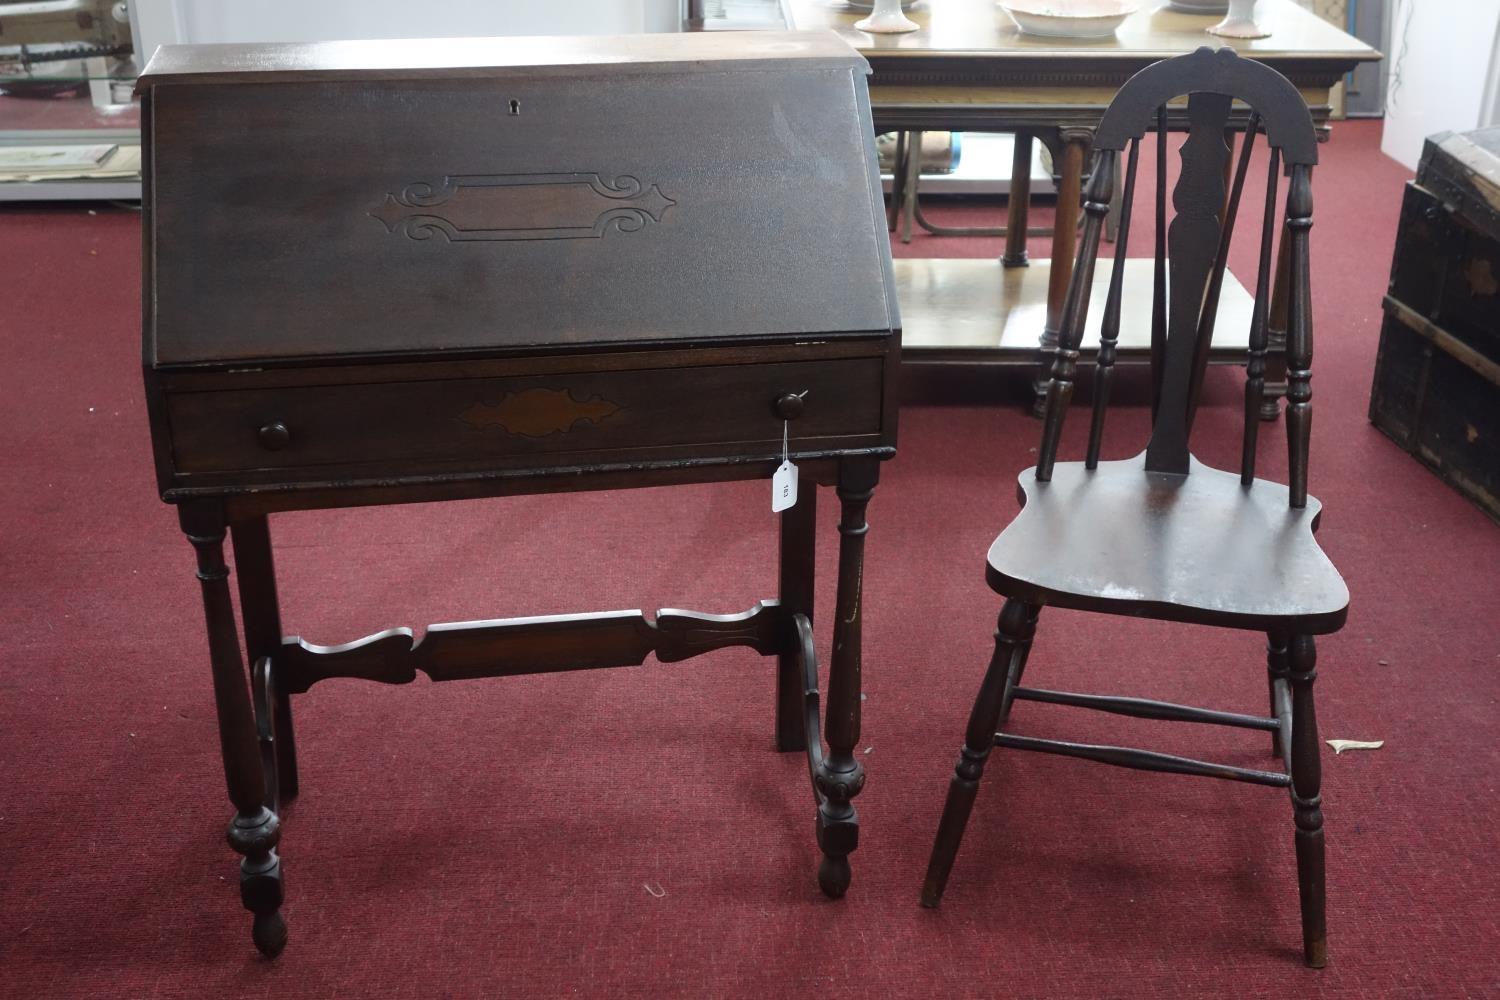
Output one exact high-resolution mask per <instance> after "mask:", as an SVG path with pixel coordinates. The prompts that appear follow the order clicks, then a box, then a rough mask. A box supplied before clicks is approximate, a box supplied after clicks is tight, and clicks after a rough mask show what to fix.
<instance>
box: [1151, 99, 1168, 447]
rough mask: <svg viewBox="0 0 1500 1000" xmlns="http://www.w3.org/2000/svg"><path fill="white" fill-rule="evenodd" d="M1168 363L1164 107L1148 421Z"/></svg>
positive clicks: (1157, 405)
mask: <svg viewBox="0 0 1500 1000" xmlns="http://www.w3.org/2000/svg"><path fill="white" fill-rule="evenodd" d="M1166 364H1167V106H1166V105H1165V104H1163V105H1162V106H1161V107H1159V108H1157V109H1156V275H1155V283H1154V287H1153V290H1152V294H1151V420H1152V422H1153V423H1154V422H1155V421H1156V412H1157V410H1159V409H1161V381H1162V375H1163V370H1164V369H1165V368H1166Z"/></svg>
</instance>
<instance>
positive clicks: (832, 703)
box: [817, 459, 880, 899]
mask: <svg viewBox="0 0 1500 1000" xmlns="http://www.w3.org/2000/svg"><path fill="white" fill-rule="evenodd" d="M879 476H880V466H879V464H878V463H877V462H876V461H875V460H873V459H846V460H844V461H843V462H842V463H841V464H840V466H839V481H838V488H837V492H838V498H839V503H840V505H841V508H842V511H841V514H842V516H841V517H840V519H839V582H838V602H837V605H836V607H835V609H834V614H835V618H834V623H833V660H832V662H831V663H830V665H829V670H828V709H827V714H826V715H825V724H824V729H825V731H826V733H827V740H828V754H827V756H826V757H825V758H824V761H823V766H822V768H821V769H820V771H819V773H818V776H817V786H818V792H819V794H820V795H821V796H822V801H821V802H820V804H819V806H818V847H819V848H820V849H821V850H822V851H823V855H824V857H823V863H822V864H821V865H820V866H819V868H818V884H819V885H820V886H822V889H823V892H824V893H826V894H827V895H829V896H832V897H834V898H835V899H836V898H838V897H840V896H842V895H843V894H844V893H845V892H846V891H847V890H848V888H849V880H850V878H851V872H850V868H849V854H850V852H852V851H853V850H854V849H855V847H856V846H858V844H859V819H858V817H857V816H856V815H855V812H854V805H853V802H852V800H853V798H854V797H855V796H856V795H858V794H859V792H860V790H861V789H862V788H864V785H865V772H864V768H863V767H862V766H861V765H860V762H859V759H858V758H857V757H856V756H855V747H856V745H857V744H858V743H859V723H860V695H861V678H860V670H861V647H860V639H861V631H862V627H863V622H862V620H861V616H862V610H863V608H862V604H863V594H862V586H863V583H864V556H865V533H866V532H867V531H869V525H868V524H866V523H865V507H866V505H867V504H868V503H869V502H870V497H871V496H872V495H874V492H875V484H876V482H877V481H878V479H879Z"/></svg>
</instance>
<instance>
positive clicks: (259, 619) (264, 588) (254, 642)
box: [230, 515, 297, 809]
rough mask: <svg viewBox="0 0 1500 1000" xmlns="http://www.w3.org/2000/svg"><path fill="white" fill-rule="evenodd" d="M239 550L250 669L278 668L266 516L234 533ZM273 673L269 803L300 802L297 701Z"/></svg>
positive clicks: (273, 572) (275, 607)
mask: <svg viewBox="0 0 1500 1000" xmlns="http://www.w3.org/2000/svg"><path fill="white" fill-rule="evenodd" d="M230 540H231V541H232V543H233V545H234V569H235V577H236V579H237V581H238V582H239V590H240V616H241V617H242V618H243V620H244V625H245V652H246V653H247V654H248V656H249V660H250V662H251V663H254V662H256V661H257V660H259V659H260V658H261V657H270V658H271V660H272V663H273V664H274V663H275V662H276V658H277V654H278V653H279V652H280V649H281V610H280V607H279V605H278V603H277V600H276V566H275V563H274V562H273V560H272V557H271V531H270V525H269V524H268V523H267V519H266V517H265V515H261V516H260V517H255V518H251V519H249V520H247V521H240V522H237V523H235V524H234V525H233V526H231V528H230ZM275 678H276V674H275V670H274V667H273V672H272V683H271V690H270V691H269V692H268V694H269V696H270V702H271V712H272V714H273V716H274V718H275V724H274V727H273V728H274V731H275V734H276V736H275V746H274V752H275V766H276V773H275V779H276V781H275V791H274V793H273V794H272V795H271V796H270V798H271V800H272V801H269V802H267V805H269V806H270V807H271V808H272V809H278V808H279V806H278V805H277V803H276V800H280V801H281V802H286V801H288V800H290V799H294V798H296V797H297V742H296V739H295V737H294V736H293V733H292V698H291V695H289V694H287V692H286V686H285V685H284V684H281V683H278V682H277V681H276V679H275Z"/></svg>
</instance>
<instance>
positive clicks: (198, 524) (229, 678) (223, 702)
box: [178, 502, 287, 958]
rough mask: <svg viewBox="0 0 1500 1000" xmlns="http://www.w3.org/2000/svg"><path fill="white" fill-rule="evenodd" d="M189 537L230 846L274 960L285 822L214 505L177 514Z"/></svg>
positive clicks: (258, 933)
mask: <svg viewBox="0 0 1500 1000" xmlns="http://www.w3.org/2000/svg"><path fill="white" fill-rule="evenodd" d="M178 517H179V519H180V521H181V524H182V530H183V533H184V534H186V535H187V538H188V541H189V542H191V543H192V545H193V549H194V551H195V552H196V554H197V557H198V580H199V583H200V584H201V585H202V591H203V617H204V620H205V622H206V624H207V626H208V650H209V661H210V665H211V667H212V671H213V684H214V702H215V704H216V706H217V708H218V716H219V746H220V750H221V752H222V754H223V758H224V778H225V781H226V783H227V784H228V786H229V799H230V801H231V802H232V803H234V808H235V817H234V819H233V821H232V822H231V823H230V824H229V846H230V847H232V848H234V849H235V850H236V851H237V852H239V853H240V854H241V855H243V856H244V861H243V862H242V863H241V865H240V899H241V901H242V902H243V903H244V905H245V908H246V909H247V910H249V911H250V912H251V913H253V914H255V922H254V926H253V931H252V937H253V939H254V941H255V946H256V947H257V948H259V949H260V951H261V953H262V954H264V955H266V956H267V957H271V958H274V957H275V956H276V955H278V954H280V953H281V950H282V949H283V948H284V947H286V939H287V934H286V923H285V922H284V921H283V920H282V918H281V914H280V912H279V911H280V909H281V899H282V892H281V860H280V858H279V857H277V854H276V844H277V842H278V841H279V840H280V838H281V827H280V821H279V820H278V819H277V817H276V813H274V812H273V811H271V810H270V809H269V808H267V807H266V782H265V775H264V773H263V772H262V770H261V761H260V749H259V746H258V745H257V742H256V735H255V720H254V717H253V716H252V713H251V709H250V694H249V690H248V688H247V686H246V680H245V665H244V661H243V660H242V659H241V657H240V640H239V635H238V633H237V631H236V629H235V622H234V606H233V604H232V603H231V601H230V596H229V567H228V566H226V565H225V564H224V511H223V508H222V507H220V506H219V505H218V504H216V503H212V502H203V503H191V504H183V505H182V506H181V507H179V508H178Z"/></svg>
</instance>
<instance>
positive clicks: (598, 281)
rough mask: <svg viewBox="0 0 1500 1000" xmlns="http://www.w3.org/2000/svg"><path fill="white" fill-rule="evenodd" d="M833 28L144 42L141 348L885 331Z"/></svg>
mask: <svg viewBox="0 0 1500 1000" xmlns="http://www.w3.org/2000/svg"><path fill="white" fill-rule="evenodd" d="M866 72H867V66H866V64H865V62H864V60H863V59H862V58H861V57H860V56H859V55H858V54H857V53H856V52H855V51H854V50H853V49H852V48H850V47H849V46H847V45H846V44H845V43H843V42H842V41H840V40H838V39H837V38H836V37H834V36H833V35H832V34H829V33H759V32H757V33H744V34H733V35H731V34H724V35H697V34H690V35H646V36H627V37H617V38H602V37H594V38H493V39H452V40H416V41H374V42H336V43H320V44H311V45H214V46H165V47H163V48H161V49H160V50H158V52H157V55H156V56H155V57H154V58H153V59H152V60H151V63H150V65H149V66H148V67H147V70H146V73H145V74H144V75H143V76H142V78H141V81H140V84H139V89H140V91H141V92H142V94H143V99H144V101H145V104H146V115H147V122H146V127H147V129H148V147H149V152H148V176H147V187H146V199H147V210H148V215H147V227H148V228H147V239H148V244H147V268H148V275H147V294H148V303H147V329H146V337H147V344H146V346H147V355H146V356H147V361H148V363H153V364H157V365H179V364H201V363H215V362H236V361H243V360H252V359H254V360H268V359H276V358H285V359H306V358H315V357H316V358H338V357H349V356H368V355H385V354H392V353H396V354H410V353H431V352H453V351H463V352H471V351H485V350H505V349H512V348H527V347H546V346H549V345H558V346H563V345H584V344H611V343H622V342H653V341H655V342H674V341H675V342H680V341H684V340H694V341H697V340H705V339H717V338H745V337H758V336H768V335H773V336H774V335H803V334H815V335H823V334H830V335H836V334H840V333H860V332H865V333H868V332H871V331H886V330H892V329H895V328H896V327H897V326H899V320H898V319H897V313H896V305H895V295H894V287H893V284H892V279H891V271H890V250H889V244H888V242H887V238H886V232H885V221H884V214H883V210H882V205H881V192H880V186H879V177H878V175H877V173H876V169H875V157H874V149H873V139H872V130H871V124H870V113H869V102H868V97H867V95H866V89H865V81H864V77H865V74H866Z"/></svg>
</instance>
